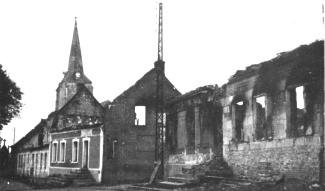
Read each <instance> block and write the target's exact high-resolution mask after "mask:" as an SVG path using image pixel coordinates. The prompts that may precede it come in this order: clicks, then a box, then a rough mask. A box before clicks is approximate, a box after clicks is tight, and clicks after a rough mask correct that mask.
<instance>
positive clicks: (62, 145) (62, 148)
mask: <svg viewBox="0 0 325 191" xmlns="http://www.w3.org/2000/svg"><path fill="white" fill-rule="evenodd" d="M65 143H66V141H60V162H65Z"/></svg>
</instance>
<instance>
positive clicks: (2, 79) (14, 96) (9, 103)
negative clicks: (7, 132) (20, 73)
mask: <svg viewBox="0 0 325 191" xmlns="http://www.w3.org/2000/svg"><path fill="white" fill-rule="evenodd" d="M22 94H23V93H22V92H21V91H20V88H19V87H17V86H16V83H15V82H13V81H12V80H11V79H10V78H9V76H8V75H7V73H6V71H5V70H3V69H2V65H1V64H0V130H2V127H3V125H7V124H8V123H9V122H10V121H11V119H12V118H14V117H15V116H17V115H18V114H19V112H20V109H21V107H22V104H21V102H20V100H21V95H22Z"/></svg>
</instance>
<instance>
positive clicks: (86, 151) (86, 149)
mask: <svg viewBox="0 0 325 191" xmlns="http://www.w3.org/2000/svg"><path fill="white" fill-rule="evenodd" d="M82 159H83V160H82V167H83V168H88V160H89V141H88V140H85V141H84V145H83V156H82Z"/></svg>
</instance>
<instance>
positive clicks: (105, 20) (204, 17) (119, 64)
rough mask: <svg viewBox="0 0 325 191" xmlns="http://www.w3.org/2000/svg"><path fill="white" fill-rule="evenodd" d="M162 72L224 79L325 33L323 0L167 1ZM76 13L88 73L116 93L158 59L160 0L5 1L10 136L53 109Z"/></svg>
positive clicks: (178, 80)
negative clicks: (15, 112)
mask: <svg viewBox="0 0 325 191" xmlns="http://www.w3.org/2000/svg"><path fill="white" fill-rule="evenodd" d="M162 2H163V3H164V4H163V14H164V16H163V22H164V29H163V30H164V60H165V62H166V76H167V77H168V78H169V80H170V81H171V82H172V83H173V84H174V85H175V87H176V88H177V89H178V90H179V91H181V92H182V93H186V92H188V91H190V90H193V89H195V88H197V87H200V86H204V85H209V84H218V85H219V86H221V85H222V84H224V83H226V82H227V80H228V79H229V77H230V76H231V75H232V74H234V73H235V72H236V70H238V69H244V68H245V67H246V66H248V65H251V64H257V63H260V62H262V61H266V60H269V59H271V58H273V57H275V56H276V54H277V53H280V52H284V51H290V50H292V49H294V48H296V47H298V46H300V45H302V44H309V43H311V42H314V41H315V40H317V39H323V32H324V31H323V30H324V26H323V24H322V17H323V15H322V1H321V0H312V1H311V0H277V1H275V0H269V1H261V0H245V1H242V0H236V1H235V0H234V1H216V0H210V1H208V0H205V1H203V0H192V1H191V0H173V1H171V0H170V1H162ZM74 17H78V30H79V38H80V43H81V52H82V58H83V66H84V71H85V74H86V75H87V76H88V78H89V79H90V80H92V82H93V87H94V95H95V97H96V98H97V99H98V100H99V101H100V102H102V101H105V100H107V99H109V100H113V99H114V98H115V97H116V96H118V95H119V94H121V93H122V92H123V91H124V90H126V89H127V88H128V87H130V86H131V85H133V84H134V83H135V82H136V80H138V79H139V78H141V77H142V76H143V75H144V74H145V73H146V72H147V71H148V70H150V69H151V68H152V67H153V63H154V61H155V60H156V59H157V25H158V1H155V0H116V1H108V0H102V1H100V0H95V1H94V0H93V1H91V0H89V1H80V0H78V1H67V0H62V1H60V0H56V1H46V0H28V1H25V0H20V1H17V0H11V1H0V64H2V65H3V68H4V69H5V70H6V71H7V73H8V74H9V76H10V78H11V79H12V80H14V81H15V82H16V83H17V85H18V86H19V87H20V88H21V90H22V92H23V93H24V95H23V99H22V102H23V104H24V107H23V109H22V111H21V113H20V117H19V118H16V119H14V120H12V122H11V123H10V124H9V125H8V126H5V127H4V128H3V130H2V132H0V133H1V134H0V135H1V136H2V137H4V138H6V139H7V140H8V141H7V143H9V145H11V144H12V142H13V127H16V141H18V140H19V139H20V138H21V137H23V136H24V135H25V134H26V133H27V132H28V131H30V130H31V129H32V128H34V127H35V126H36V125H37V124H38V123H39V122H40V120H41V119H42V118H43V119H45V118H47V116H48V114H49V113H50V112H52V111H54V109H55V96H56V91H55V90H56V88H57V87H58V84H59V82H60V81H61V80H62V78H63V74H62V73H63V72H65V71H67V69H68V61H69V54H70V46H71V41H72V34H73V27H74Z"/></svg>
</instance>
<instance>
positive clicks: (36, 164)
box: [35, 153, 38, 169]
mask: <svg viewBox="0 0 325 191" xmlns="http://www.w3.org/2000/svg"><path fill="white" fill-rule="evenodd" d="M35 155H36V158H35V169H37V167H38V153H36V154H35Z"/></svg>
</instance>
